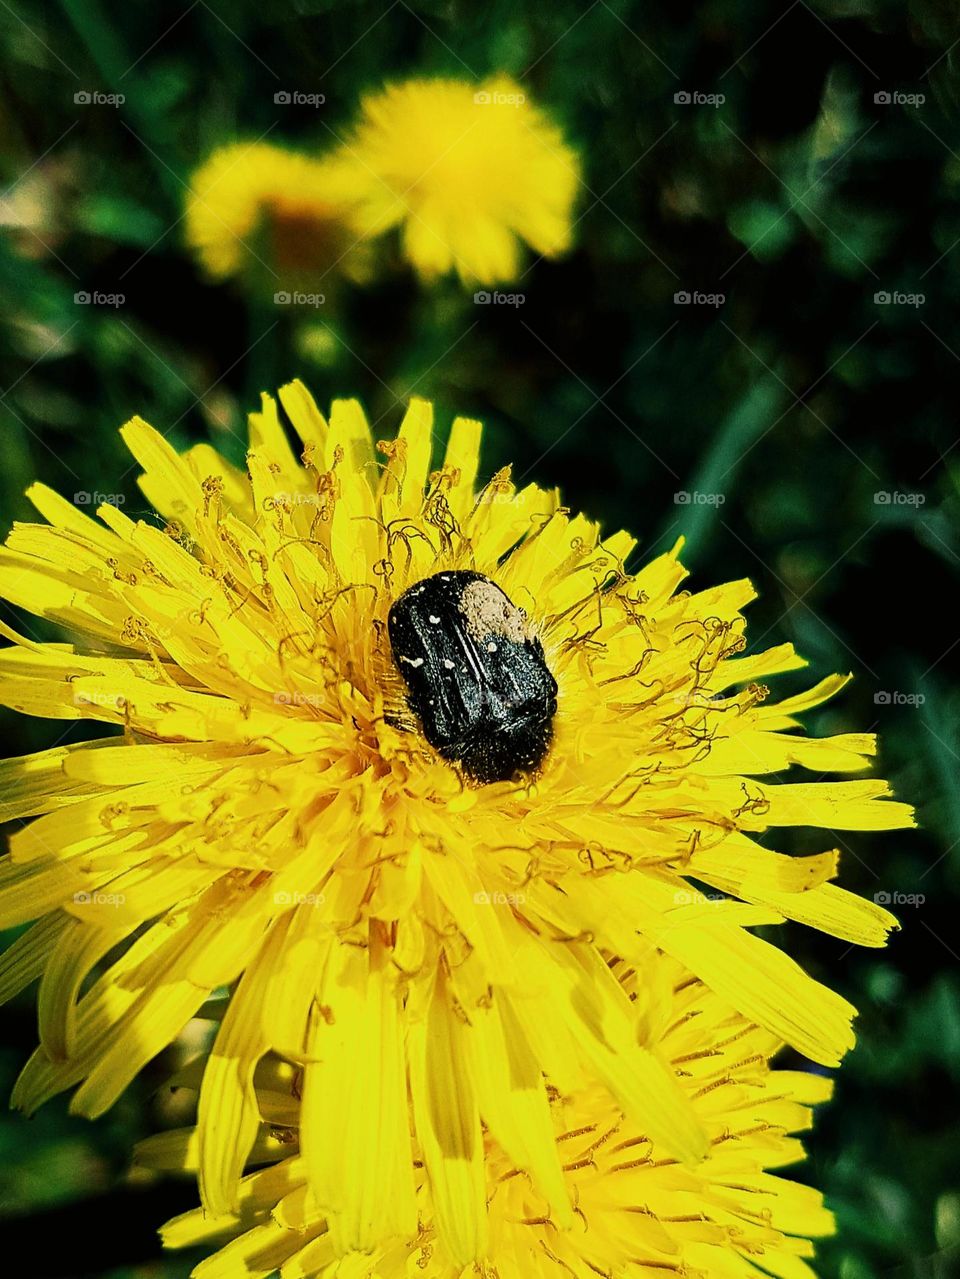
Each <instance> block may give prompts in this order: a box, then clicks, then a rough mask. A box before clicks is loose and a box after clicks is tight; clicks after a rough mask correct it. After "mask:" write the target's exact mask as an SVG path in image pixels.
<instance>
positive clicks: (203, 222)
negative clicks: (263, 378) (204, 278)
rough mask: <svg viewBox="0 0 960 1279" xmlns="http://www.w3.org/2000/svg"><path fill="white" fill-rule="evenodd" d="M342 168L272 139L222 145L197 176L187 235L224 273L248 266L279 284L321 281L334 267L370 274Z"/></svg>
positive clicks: (212, 269)
mask: <svg viewBox="0 0 960 1279" xmlns="http://www.w3.org/2000/svg"><path fill="white" fill-rule="evenodd" d="M340 172H341V170H340V169H339V166H338V167H337V168H334V167H331V165H330V164H328V163H326V162H325V161H324V160H323V159H322V158H321V157H319V156H314V155H308V154H304V153H301V152H296V151H289V150H286V149H285V148H283V147H278V146H274V145H273V144H272V143H269V142H235V143H230V144H229V145H227V146H223V147H220V148H219V150H217V151H214V152H213V154H212V155H210V156H209V157H208V158H207V159H206V160H205V161H204V162H203V164H202V165H200V167H199V168H198V169H197V170H196V171H195V172H194V173H193V174H192V175H191V178H190V189H189V192H188V194H187V198H186V207H185V213H184V224H185V228H186V238H187V242H188V244H189V245H190V247H191V248H192V249H193V250H194V252H195V253H196V254H197V256H198V257H199V259H200V261H201V262H202V264H203V266H204V268H205V270H206V271H207V273H208V274H209V275H211V276H214V277H216V278H222V277H224V276H229V275H234V274H236V273H237V272H239V271H244V272H247V273H252V274H253V275H254V276H260V277H262V278H263V280H264V282H265V283H269V284H270V287H271V289H273V288H280V287H282V286H283V285H287V286H290V285H292V284H297V283H301V282H302V283H304V284H307V283H310V282H311V281H320V280H322V279H323V278H324V277H325V276H326V275H327V274H329V273H330V272H331V271H333V270H334V269H336V270H337V271H339V272H341V273H343V274H345V275H348V276H352V277H353V278H355V279H363V278H364V277H366V275H367V274H368V273H369V268H370V257H369V252H368V248H367V246H366V245H365V244H364V242H363V237H362V236H361V235H359V234H358V233H357V231H356V229H355V228H354V226H353V222H352V218H351V210H352V207H353V204H352V200H351V199H348V198H346V197H347V195H348V193H347V192H344V191H343V190H342V189H341V187H340V185H339V182H338V174H339V173H340Z"/></svg>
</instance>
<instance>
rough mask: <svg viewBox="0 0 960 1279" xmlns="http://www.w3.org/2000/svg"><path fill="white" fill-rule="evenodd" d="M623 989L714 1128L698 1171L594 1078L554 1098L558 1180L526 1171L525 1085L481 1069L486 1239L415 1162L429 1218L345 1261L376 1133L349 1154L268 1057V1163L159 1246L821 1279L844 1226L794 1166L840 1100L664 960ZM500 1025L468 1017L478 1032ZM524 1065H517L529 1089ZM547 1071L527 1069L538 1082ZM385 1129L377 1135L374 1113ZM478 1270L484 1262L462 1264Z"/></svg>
mask: <svg viewBox="0 0 960 1279" xmlns="http://www.w3.org/2000/svg"><path fill="white" fill-rule="evenodd" d="M610 980H611V983H612V984H613V985H619V986H620V987H621V988H622V989H623V991H624V993H625V995H626V996H627V997H628V998H629V1000H630V1001H631V1007H632V1016H633V1021H634V1025H635V1029H636V1034H637V1035H638V1037H639V1038H640V1040H641V1042H643V1043H644V1044H645V1045H646V1046H647V1047H648V1048H650V1050H651V1051H653V1052H654V1053H656V1055H657V1057H658V1058H659V1059H660V1060H662V1061H664V1062H665V1063H667V1066H668V1069H669V1071H670V1073H671V1074H672V1075H673V1076H674V1077H675V1079H676V1080H677V1081H678V1085H679V1089H680V1091H681V1092H682V1093H683V1095H684V1097H685V1098H686V1100H687V1102H688V1104H689V1105H690V1107H691V1109H692V1111H693V1112H694V1114H695V1115H696V1117H697V1120H698V1121H699V1123H700V1124H701V1126H702V1128H703V1130H704V1132H705V1133H706V1136H707V1147H706V1152H705V1154H704V1155H703V1157H702V1158H701V1159H699V1160H697V1161H696V1162H694V1163H688V1164H683V1163H681V1162H678V1160H677V1159H676V1158H674V1157H673V1155H672V1153H671V1152H670V1151H669V1150H667V1149H665V1148H664V1147H663V1146H662V1145H660V1144H659V1143H658V1142H656V1141H653V1140H651V1138H650V1136H649V1135H648V1133H647V1131H646V1130H645V1129H644V1128H643V1127H642V1126H639V1125H638V1124H637V1123H635V1122H631V1121H630V1120H629V1119H628V1118H627V1117H626V1116H625V1115H624V1113H623V1111H622V1110H621V1109H620V1108H619V1107H618V1106H617V1104H616V1102H615V1101H614V1100H613V1099H612V1098H611V1096H610V1094H609V1093H608V1092H607V1091H606V1090H605V1089H603V1088H601V1087H598V1086H597V1085H595V1084H594V1085H588V1086H587V1087H585V1088H583V1089H581V1090H579V1091H575V1092H572V1093H569V1094H566V1093H561V1092H560V1090H558V1089H557V1088H556V1087H554V1086H552V1084H551V1086H549V1088H548V1093H549V1102H548V1103H545V1104H544V1106H543V1113H542V1115H539V1116H538V1118H539V1120H540V1122H541V1123H542V1124H543V1126H544V1127H545V1129H546V1131H548V1132H551V1133H552V1134H553V1136H554V1138H555V1142H556V1149H557V1151H558V1152H559V1158H558V1159H557V1160H556V1162H555V1163H554V1166H553V1168H552V1169H551V1170H550V1172H551V1175H550V1176H549V1177H548V1178H544V1177H543V1176H542V1175H539V1174H540V1170H539V1169H538V1168H537V1167H536V1165H535V1163H534V1161H533V1160H532V1159H531V1154H530V1148H529V1141H530V1138H531V1135H532V1133H533V1132H534V1131H535V1128H534V1126H533V1125H532V1114H533V1112H532V1111H531V1110H530V1109H529V1108H528V1107H527V1108H525V1107H524V1105H523V1104H522V1099H523V1097H524V1093H523V1090H522V1088H520V1087H516V1086H515V1087H514V1089H512V1090H511V1088H510V1086H509V1085H508V1084H507V1081H506V1080H503V1081H501V1080H500V1079H499V1078H498V1077H497V1074H496V1071H493V1072H492V1073H490V1074H489V1075H487V1074H486V1073H485V1071H484V1070H483V1069H482V1063H478V1064H479V1065H480V1066H481V1069H480V1070H479V1073H478V1084H479V1086H480V1092H481V1096H482V1098H483V1104H484V1106H485V1108H487V1109H486V1115H487V1117H488V1119H489V1121H490V1126H489V1127H487V1128H485V1129H484V1134H483V1138H482V1143H481V1144H482V1146H483V1159H482V1163H481V1165H480V1169H479V1171H480V1177H481V1187H482V1194H483V1199H484V1209H485V1214H484V1215H485V1217H486V1231H485V1235H484V1237H483V1239H482V1240H478V1241H476V1243H475V1244H474V1242H473V1241H471V1243H470V1244H469V1246H467V1247H464V1246H463V1243H464V1241H463V1239H462V1238H461V1237H460V1236H459V1234H458V1232H457V1230H456V1229H453V1230H451V1229H450V1228H449V1226H448V1224H447V1223H446V1222H444V1221H443V1219H442V1218H441V1217H439V1216H438V1213H437V1209H436V1203H435V1200H434V1195H433V1191H432V1188H431V1182H430V1175H429V1169H428V1168H425V1167H424V1165H423V1163H422V1160H419V1159H418V1160H416V1161H415V1162H414V1163H413V1165H412V1168H411V1173H412V1180H413V1183H414V1196H415V1204H416V1215H415V1216H414V1217H412V1219H411V1221H412V1226H411V1229H410V1231H409V1233H407V1234H394V1235H390V1234H386V1236H385V1237H384V1238H383V1239H382V1240H381V1241H380V1242H379V1243H378V1244H377V1245H376V1246H374V1247H373V1248H372V1249H371V1250H369V1251H367V1252H365V1253H359V1252H354V1253H353V1254H352V1255H351V1256H350V1257H349V1259H348V1260H346V1261H342V1260H341V1259H342V1258H343V1255H344V1250H345V1244H347V1243H349V1241H350V1240H351V1239H352V1238H354V1237H355V1236H354V1234H353V1233H352V1232H353V1231H354V1230H355V1225H354V1219H353V1215H352V1214H351V1213H350V1212H348V1213H347V1214H346V1215H344V1214H343V1212H342V1208H341V1205H342V1204H345V1202H346V1201H348V1200H349V1198H350V1193H349V1190H348V1189H347V1187H348V1186H349V1183H350V1182H351V1180H352V1179H353V1177H354V1176H355V1175H356V1174H355V1169H356V1163H355V1160H354V1155H353V1153H352V1152H353V1150H354V1149H355V1146H354V1144H353V1142H349V1139H350V1137H351V1136H352V1137H353V1138H354V1139H355V1140H363V1138H364V1136H365V1134H363V1133H361V1132H355V1133H353V1134H344V1135H345V1136H346V1137H347V1141H345V1142H344V1144H343V1145H341V1144H340V1140H339V1134H338V1133H335V1132H333V1131H330V1132H324V1131H322V1130H318V1129H317V1127H316V1124H317V1116H316V1115H315V1114H314V1113H313V1112H315V1111H316V1106H317V1103H316V1101H315V1099H314V1098H313V1097H312V1095H311V1094H310V1092H309V1089H308V1090H307V1091H306V1092H304V1094H303V1096H302V1098H301V1096H300V1086H301V1083H302V1077H303V1075H302V1072H301V1071H298V1070H297V1069H296V1067H295V1066H294V1065H293V1064H292V1063H291V1062H289V1061H284V1060H282V1059H280V1058H277V1057H273V1058H271V1059H269V1060H265V1061H264V1062H263V1064H262V1067H261V1069H260V1071H259V1073H258V1076H257V1081H256V1095H257V1101H258V1108H259V1124H258V1127H257V1131H256V1137H255V1140H254V1145H253V1148H252V1152H251V1155H252V1157H251V1163H252V1164H255V1165H259V1168H258V1169H257V1170H256V1171H251V1172H250V1173H249V1174H248V1175H247V1176H246V1177H245V1178H244V1180H243V1182H242V1183H241V1185H240V1187H239V1190H238V1194H237V1197H236V1200H235V1202H234V1203H233V1205H232V1206H231V1207H230V1208H229V1209H228V1210H227V1211H221V1212H215V1213H207V1212H204V1211H203V1210H201V1209H196V1210H195V1211H192V1212H188V1213H185V1214H184V1215H183V1216H180V1217H177V1218H175V1219H174V1220H173V1221H170V1222H168V1223H167V1225H166V1226H165V1227H164V1229H163V1231H162V1234H163V1238H164V1242H165V1243H166V1245H167V1246H168V1247H171V1248H180V1247H189V1246H197V1245H202V1244H207V1245H208V1246H211V1247H213V1248H215V1249H219V1251H215V1252H214V1253H213V1255H212V1256H209V1257H208V1258H207V1259H206V1260H204V1261H202V1262H201V1263H200V1264H199V1265H198V1266H197V1267H196V1269H195V1270H194V1271H193V1274H194V1276H195V1279H233V1276H235V1275H244V1276H247V1277H248V1279H263V1276H266V1275H268V1274H271V1273H273V1271H274V1269H278V1270H280V1273H281V1274H282V1275H284V1276H291V1279H293V1277H294V1276H296V1277H297V1279H314V1277H315V1276H325V1277H327V1279H333V1277H334V1276H337V1275H339V1276H343V1275H349V1276H350V1279H409V1276H411V1275H416V1274H420V1275H422V1276H423V1279H458V1276H467V1275H470V1274H473V1275H476V1276H478V1277H480V1276H493V1275H498V1276H499V1277H500V1279H531V1277H533V1276H539V1277H540V1279H548V1277H552V1276H560V1275H566V1276H568V1277H569V1276H572V1277H573V1279H596V1277H597V1276H598V1275H622V1276H628V1275H629V1276H636V1277H637V1279H640V1276H643V1275H651V1276H653V1275H678V1276H679V1275H687V1276H694V1275H697V1276H702V1277H708V1279H751V1276H753V1279H761V1275H764V1274H767V1275H776V1276H781V1279H813V1271H812V1270H811V1269H810V1267H809V1266H808V1265H807V1263H806V1261H805V1260H804V1258H807V1257H811V1256H812V1255H813V1244H812V1243H811V1242H810V1241H811V1239H812V1238H816V1237H818V1236H822V1235H828V1234H831V1233H832V1232H833V1227H834V1223H833V1216H832V1214H831V1213H830V1212H829V1211H828V1210H827V1209H826V1208H825V1207H824V1205H823V1200H822V1197H821V1195H820V1193H819V1191H817V1190H815V1189H813V1188H811V1187H810V1186H805V1185H799V1184H797V1183H796V1182H794V1181H791V1180H789V1179H787V1178H785V1177H783V1176H782V1175H780V1170H781V1169H782V1168H783V1167H784V1166H785V1165H788V1164H793V1163H795V1162H796V1161H797V1160H801V1159H803V1158H804V1150H803V1146H802V1145H801V1143H800V1141H799V1140H797V1138H796V1137H794V1136H791V1134H792V1133H796V1132H800V1131H802V1130H804V1129H807V1128H809V1127H810V1123H811V1111H810V1106H811V1105H812V1104H813V1103H816V1102H820V1101H823V1100H825V1099H826V1098H828V1097H829V1096H830V1092H831V1087H832V1085H831V1081H830V1080H829V1079H825V1078H824V1077H823V1076H821V1075H815V1074H810V1073H807V1072H805V1071H799V1070H773V1069H771V1067H770V1060H769V1059H770V1057H771V1056H772V1054H773V1053H775V1052H776V1051H777V1049H778V1048H779V1047H780V1043H779V1041H778V1040H777V1039H776V1037H775V1036H773V1035H771V1034H769V1033H768V1032H767V1031H764V1030H761V1029H760V1028H759V1027H758V1026H756V1025H754V1024H752V1023H751V1022H750V1021H748V1020H747V1019H746V1018H745V1017H743V1016H741V1015H740V1014H739V1013H737V1012H735V1011H734V1009H733V1008H731V1007H730V1005H729V1004H727V1003H725V1002H724V1001H723V1000H721V999H719V998H718V997H717V996H716V995H714V994H713V993H712V992H711V991H710V990H709V989H708V988H707V987H705V986H704V985H703V984H702V983H701V982H699V981H697V980H696V979H695V978H691V976H690V974H689V973H687V972H686V971H685V970H684V969H683V968H682V966H681V965H679V964H677V963H675V962H674V961H672V960H669V959H667V958H666V956H663V955H660V954H657V953H656V952H654V951H652V950H651V952H650V953H649V954H648V955H647V957H646V959H645V961H644V962H643V963H641V964H637V965H631V966H630V967H628V966H627V965H625V964H623V963H621V962H611V965H610ZM489 1015H490V1014H489V1012H486V1011H480V1012H471V1019H473V1020H480V1021H482V1020H483V1019H485V1018H486V1017H488V1016H489ZM203 1064H204V1063H203V1059H202V1058H201V1059H200V1061H198V1062H197V1063H196V1064H195V1067H193V1068H189V1069H188V1071H187V1072H184V1074H183V1075H181V1077H180V1078H179V1079H178V1080H177V1082H179V1083H182V1084H184V1085H185V1086H187V1087H190V1086H193V1087H196V1080H197V1078H198V1077H199V1074H200V1070H199V1067H202V1065H203ZM490 1064H492V1063H490ZM527 1066H528V1064H527V1063H524V1061H523V1060H522V1058H517V1059H515V1060H514V1063H513V1068H514V1083H515V1085H516V1083H518V1082H520V1080H521V1079H522V1076H523V1074H524V1071H525V1070H526V1069H527ZM308 1069H309V1068H308ZM356 1069H357V1071H358V1072H361V1073H362V1072H363V1071H364V1070H365V1063H364V1062H363V1061H360V1060H358V1061H357V1063H356ZM535 1077H536V1073H535V1071H531V1072H530V1082H532V1081H533V1079H534V1078H535ZM335 1104H336V1100H335V1099H331V1105H333V1106H335ZM369 1110H370V1107H368V1111H369ZM371 1120H372V1123H374V1124H375V1123H376V1116H375V1113H374V1114H373V1115H371ZM348 1142H349V1144H347V1143H348ZM200 1151H201V1138H200V1136H199V1134H198V1132H197V1130H196V1129H195V1128H183V1129H177V1130H174V1131H172V1132H166V1133H161V1134H158V1135H157V1136H155V1137H150V1138H148V1139H147V1140H146V1141H144V1142H142V1143H141V1144H140V1146H139V1147H138V1150H137V1159H138V1162H140V1163H141V1164H145V1165H147V1166H149V1167H153V1168H157V1169H163V1170H167V1171H179V1172H188V1173H195V1172H196V1171H197V1170H198V1167H199V1164H200V1157H201V1156H200ZM407 1157H408V1158H410V1156H409V1155H408V1156H407ZM331 1192H332V1193H331ZM383 1213H384V1205H383V1204H382V1203H380V1202H379V1201H378V1197H377V1195H376V1194H374V1195H372V1196H370V1197H368V1198H366V1199H365V1200H364V1201H362V1206H360V1208H359V1215H360V1219H361V1220H366V1221H367V1222H368V1223H369V1224H372V1223H374V1222H375V1221H377V1220H378V1219H380V1218H382V1216H383ZM368 1233H370V1234H371V1236H372V1235H373V1234H374V1233H375V1232H368ZM470 1262H476V1265H475V1266H472V1267H471V1268H470V1269H469V1270H463V1269H462V1267H463V1265H464V1263H468V1264H469V1263H470ZM755 1267H762V1269H759V1268H755Z"/></svg>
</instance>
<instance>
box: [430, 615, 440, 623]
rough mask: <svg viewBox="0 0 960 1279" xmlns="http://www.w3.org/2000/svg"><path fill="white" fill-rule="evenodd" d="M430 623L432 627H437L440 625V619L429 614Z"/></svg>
mask: <svg viewBox="0 0 960 1279" xmlns="http://www.w3.org/2000/svg"><path fill="white" fill-rule="evenodd" d="M430 621H431V622H432V623H433V624H434V626H439V624H440V618H439V617H434V615H433V614H432V613H431V614H430Z"/></svg>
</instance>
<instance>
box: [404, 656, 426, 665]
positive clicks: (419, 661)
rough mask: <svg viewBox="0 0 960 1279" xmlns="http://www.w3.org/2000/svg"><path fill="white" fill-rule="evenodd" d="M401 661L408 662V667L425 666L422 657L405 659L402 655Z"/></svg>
mask: <svg viewBox="0 0 960 1279" xmlns="http://www.w3.org/2000/svg"><path fill="white" fill-rule="evenodd" d="M400 661H401V662H406V664H407V665H408V666H417V667H419V666H422V665H423V658H422V657H404V656H402V655H401V657H400Z"/></svg>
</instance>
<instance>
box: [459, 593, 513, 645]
mask: <svg viewBox="0 0 960 1279" xmlns="http://www.w3.org/2000/svg"><path fill="white" fill-rule="evenodd" d="M460 607H461V608H462V609H463V615H464V618H465V619H466V623H467V630H468V631H469V632H470V634H471V635H472V636H473V637H474V639H486V637H487V636H488V635H503V636H504V637H505V638H506V639H509V640H513V642H514V643H515V644H522V643H523V642H524V640H525V639H526V638H527V633H526V628H525V626H524V620H523V614H522V613H521V612H520V610H519V609H518V608H516V607H515V606H514V605H513V604H511V603H510V601H509V600H508V599H507V597H506V596H505V595H504V593H503V591H501V590H500V588H499V587H497V586H494V584H493V582H491V581H489V580H486V579H484V580H482V581H479V582H471V583H470V585H469V586H467V587H466V588H465V589H464V592H463V595H462V597H461V600H460ZM487 651H488V652H491V653H495V652H496V649H495V648H489V647H488V649H487Z"/></svg>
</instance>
